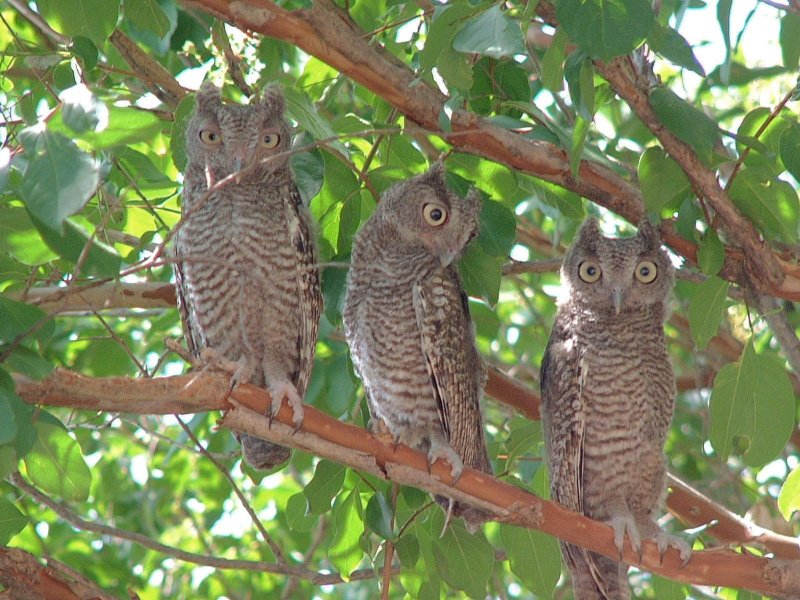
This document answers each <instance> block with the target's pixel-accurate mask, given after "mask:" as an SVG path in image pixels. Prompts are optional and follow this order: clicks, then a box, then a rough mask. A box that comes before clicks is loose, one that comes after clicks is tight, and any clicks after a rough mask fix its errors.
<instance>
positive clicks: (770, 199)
mask: <svg viewBox="0 0 800 600" xmlns="http://www.w3.org/2000/svg"><path fill="white" fill-rule="evenodd" d="M729 194H730V196H731V199H732V200H733V201H734V203H735V204H736V206H738V207H739V208H740V209H741V211H742V212H743V213H744V214H745V215H747V216H748V217H749V218H750V219H751V220H752V221H753V222H754V223H755V224H756V225H758V227H760V228H761V229H762V230H763V231H764V233H766V234H767V235H768V236H770V237H777V238H779V239H780V240H781V241H783V242H786V243H787V244H794V243H795V242H796V241H797V228H798V222H800V202H798V199H797V192H796V191H795V189H794V188H793V187H792V186H791V185H789V184H788V183H787V182H785V181H781V180H780V179H778V178H777V177H775V176H774V175H773V173H772V172H771V171H770V170H769V169H767V168H765V167H755V168H748V167H745V168H744V169H742V170H741V171H739V175H738V176H737V177H736V179H734V180H733V184H732V185H731V188H730V191H729Z"/></svg>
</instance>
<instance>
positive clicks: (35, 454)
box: [23, 423, 92, 502]
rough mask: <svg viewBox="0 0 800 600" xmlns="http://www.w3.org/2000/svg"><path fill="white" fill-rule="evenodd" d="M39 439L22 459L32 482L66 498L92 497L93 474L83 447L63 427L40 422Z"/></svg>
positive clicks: (38, 427) (69, 499)
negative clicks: (90, 490)
mask: <svg viewBox="0 0 800 600" xmlns="http://www.w3.org/2000/svg"><path fill="white" fill-rule="evenodd" d="M36 429H37V430H38V432H39V438H38V439H37V440H36V444H35V445H34V447H33V450H32V451H31V452H30V453H28V454H27V455H26V456H25V458H24V459H23V461H24V462H25V470H26V472H27V474H28V477H30V478H31V481H32V482H33V483H34V484H35V485H36V486H38V487H40V488H41V489H42V490H43V491H45V492H47V493H49V494H54V495H55V496H57V497H58V498H62V499H63V500H67V501H79V502H81V501H84V500H86V499H87V498H88V497H89V486H90V485H91V483H92V473H91V471H90V470H89V467H88V466H87V465H86V462H85V461H84V460H83V455H82V454H81V447H80V446H79V445H78V443H77V442H76V441H75V440H74V439H73V438H72V437H70V435H69V434H68V433H67V432H66V431H65V430H64V429H63V428H61V427H58V426H55V425H50V424H46V423H38V424H37V426H36Z"/></svg>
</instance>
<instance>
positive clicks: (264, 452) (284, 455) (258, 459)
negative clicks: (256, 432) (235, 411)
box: [237, 433, 292, 471]
mask: <svg viewBox="0 0 800 600" xmlns="http://www.w3.org/2000/svg"><path fill="white" fill-rule="evenodd" d="M237 437H238V438H239V441H240V442H241V444H242V456H244V459H245V461H247V464H249V465H250V466H251V467H253V468H254V469H258V470H259V471H267V470H269V469H272V468H274V467H277V466H278V465H280V464H282V463H285V462H286V461H287V460H289V457H290V456H291V455H292V450H291V449H290V448H287V447H286V446H279V445H278V444H273V443H272V442H268V441H266V440H262V439H261V438H257V437H254V436H252V435H248V434H246V433H240V434H239V435H238V436H237Z"/></svg>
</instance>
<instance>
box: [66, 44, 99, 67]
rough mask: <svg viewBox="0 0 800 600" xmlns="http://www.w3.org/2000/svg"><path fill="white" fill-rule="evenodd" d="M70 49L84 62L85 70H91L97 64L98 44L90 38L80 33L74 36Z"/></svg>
mask: <svg viewBox="0 0 800 600" xmlns="http://www.w3.org/2000/svg"><path fill="white" fill-rule="evenodd" d="M69 51H70V52H71V53H72V55H73V56H75V57H76V58H78V59H80V60H81V62H83V68H84V69H85V70H87V71H91V70H92V69H94V68H95V67H96V66H97V56H98V52H97V46H95V45H94V42H92V40H90V39H89V38H87V37H83V36H80V35H79V36H75V37H73V38H72V43H71V44H70V45H69Z"/></svg>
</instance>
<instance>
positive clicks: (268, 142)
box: [261, 133, 281, 148]
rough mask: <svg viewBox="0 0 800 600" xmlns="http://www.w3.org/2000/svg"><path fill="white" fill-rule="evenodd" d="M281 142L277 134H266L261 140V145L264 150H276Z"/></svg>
mask: <svg viewBox="0 0 800 600" xmlns="http://www.w3.org/2000/svg"><path fill="white" fill-rule="evenodd" d="M280 142H281V136H280V135H279V134H277V133H265V134H264V137H263V138H261V145H262V146H263V147H264V148H274V147H275V146H277V145H278V144H280Z"/></svg>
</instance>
